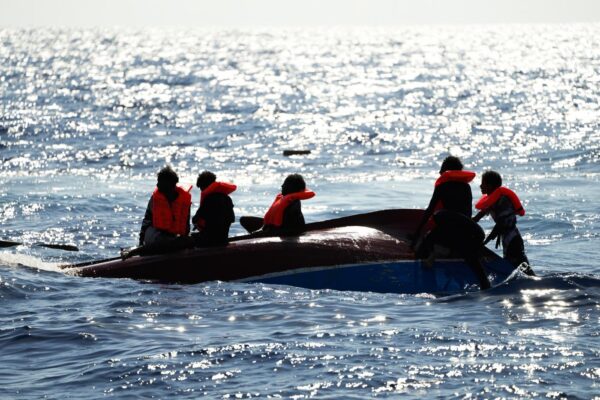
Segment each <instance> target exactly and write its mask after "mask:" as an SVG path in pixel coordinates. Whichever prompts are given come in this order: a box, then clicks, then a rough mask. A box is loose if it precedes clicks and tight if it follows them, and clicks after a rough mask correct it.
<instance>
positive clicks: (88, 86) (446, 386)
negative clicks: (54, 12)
mask: <svg viewBox="0 0 600 400" xmlns="http://www.w3.org/2000/svg"><path fill="white" fill-rule="evenodd" d="M288 149H303V150H304V149H306V150H311V154H310V155H305V156H292V157H284V156H283V154H282V153H283V151H284V150H288ZM449 154H453V155H456V156H459V157H461V158H462V160H463V162H464V163H465V165H466V168H467V169H470V170H474V171H475V172H477V173H478V174H481V173H482V172H483V171H485V170H488V169H494V170H497V171H499V172H500V173H501V174H502V175H503V177H504V182H505V184H506V185H507V186H509V187H511V188H513V189H514V190H515V191H516V192H517V193H518V194H519V196H520V197H521V199H522V200H523V202H524V205H525V208H526V211H527V214H526V215H525V216H524V217H522V218H520V219H519V223H518V224H519V227H520V229H521V232H522V233H523V236H524V239H525V246H526V251H527V254H528V256H529V259H530V261H531V264H532V266H533V268H534V270H535V271H536V272H537V274H538V277H526V276H520V275H517V276H514V277H512V278H511V279H510V280H509V281H507V282H505V283H504V284H502V285H501V286H499V287H497V288H494V289H492V290H489V291H486V292H481V293H470V294H459V295H454V296H451V297H439V296H434V295H432V294H427V293H424V294H420V295H397V294H374V293H357V292H337V291H329V290H323V291H312V290H307V289H302V288H295V287H286V286H269V285H261V284H242V283H225V282H210V283H205V284H198V285H164V284H153V283H147V282H137V281H132V280H127V279H88V278H79V277H73V276H69V275H66V274H64V273H63V272H62V270H61V269H60V268H58V265H60V264H65V263H74V262H81V261H87V260H93V259H99V258H106V257H112V256H115V255H117V253H118V251H119V249H120V248H122V247H130V246H134V245H136V243H137V236H138V232H139V227H140V223H141V219H142V217H143V213H144V210H145V207H146V205H147V202H148V199H149V197H150V194H151V193H152V190H153V188H154V185H155V182H156V173H157V171H158V170H159V169H160V168H161V167H163V166H164V165H166V164H169V165H171V166H173V168H174V169H175V170H176V171H177V172H178V173H179V175H180V180H181V181H182V182H188V183H194V182H195V178H196V176H197V174H198V173H199V172H200V171H202V170H204V169H209V170H212V171H214V172H215V173H216V174H217V176H218V178H219V179H221V180H226V181H230V182H234V183H235V184H237V185H238V187H239V189H238V190H237V191H236V192H235V193H234V194H233V200H234V203H235V206H236V207H235V212H236V215H237V216H238V217H239V216H243V215H259V216H260V215H262V214H263V213H264V212H265V210H266V208H267V207H268V206H269V205H270V203H271V201H272V199H273V197H274V195H275V194H276V193H277V191H278V190H279V187H280V185H281V183H282V181H283V179H284V177H285V176H286V175H287V174H289V173H296V172H297V173H301V174H303V175H304V177H305V179H306V181H307V183H308V185H309V187H310V188H311V189H313V190H314V191H315V192H317V196H316V197H315V198H314V199H312V200H309V201H305V202H304V204H303V210H304V213H305V217H306V219H307V221H309V222H314V221H319V220H323V219H329V218H334V217H339V216H345V215H352V214H355V213H360V212H367V211H374V210H379V209H386V208H424V207H425V206H426V205H427V202H428V200H429V196H430V195H431V193H432V190H433V182H434V180H435V178H436V176H437V171H438V170H439V165H440V162H441V160H442V159H443V158H444V157H445V156H447V155H449ZM0 159H1V166H0V239H3V240H14V241H19V242H23V243H25V245H23V246H18V247H11V248H5V249H0V398H2V399H12V398H15V399H33V398H49V399H65V398H74V399H75V398H77V399H81V398H102V397H116V398H166V397H169V396H176V397H177V398H198V397H201V396H207V397H208V398H219V399H234V398H292V399H302V398H329V399H338V398H355V399H363V398H368V397H378V398H398V397H403V398H415V399H416V398H419V399H420V398H463V399H471V398H515V399H516V398H519V399H520V398H546V399H590V398H596V399H598V398H600V338H599V335H600V333H599V329H598V328H599V323H600V261H599V260H600V240H599V239H600V207H599V198H600V184H599V183H600V25H585V24H583V25H548V26H545V25H530V26H528V25H511V26H481V27H476V26H473V27H413V28H404V29H374V28H373V29H367V28H365V29H345V30H337V29H322V30H319V29H311V30H291V29H290V30H286V29H272V30H268V29H265V30H244V31H242V30H240V31H236V30H176V29H173V30H168V29H163V30H158V29H157V30H153V29H146V30H125V29H102V30H100V29H98V30H92V29H90V30H61V29H33V30H16V29H2V30H0ZM478 186H479V177H478V178H476V180H475V181H474V182H473V185H472V187H473V192H474V196H475V197H478V196H479V188H478ZM193 197H194V202H195V205H197V202H198V198H199V193H198V191H197V189H194V192H193ZM482 225H483V227H484V228H485V229H486V230H488V231H489V229H490V228H491V222H490V221H489V219H486V220H484V221H483V224H482ZM231 233H232V235H240V234H243V233H244V232H243V229H242V228H241V227H240V226H239V224H238V223H236V224H234V225H233V226H232V232H231ZM39 242H44V243H69V244H75V245H77V246H78V247H79V248H80V251H79V252H78V253H72V252H66V251H60V250H52V249H47V248H43V247H39V246H36V245H35V244H36V243H39ZM490 247H491V245H490ZM211 267H215V266H211V265H206V266H203V268H211ZM240 268H244V265H240Z"/></svg>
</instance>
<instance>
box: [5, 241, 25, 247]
mask: <svg viewBox="0 0 600 400" xmlns="http://www.w3.org/2000/svg"><path fill="white" fill-rule="evenodd" d="M21 244H23V243H21V242H13V241H10V240H0V247H13V246H18V245H21Z"/></svg>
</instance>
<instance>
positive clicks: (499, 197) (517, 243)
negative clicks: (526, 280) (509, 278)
mask: <svg viewBox="0 0 600 400" xmlns="http://www.w3.org/2000/svg"><path fill="white" fill-rule="evenodd" d="M479 187H480V188H481V193H482V195H483V196H482V197H481V198H480V199H479V201H478V202H477V204H475V208H477V209H478V210H481V211H479V212H478V213H477V215H476V216H475V217H473V221H475V222H478V221H479V220H480V219H481V218H483V217H484V216H486V215H488V214H489V215H490V216H491V217H492V219H493V220H494V222H495V225H494V228H493V229H492V231H491V232H490V234H489V235H488V237H487V238H486V239H485V241H484V242H483V243H484V244H487V243H488V242H489V241H491V240H494V239H496V248H498V247H499V246H500V243H502V253H503V256H504V259H505V260H507V261H508V262H510V263H511V264H512V265H513V266H514V267H518V266H520V265H521V264H523V263H524V264H525V266H524V269H523V271H524V272H525V273H527V274H529V275H533V271H532V270H531V268H530V267H529V260H528V259H527V256H526V255H525V245H524V243H523V238H522V237H521V232H519V229H518V228H517V215H519V216H523V215H525V209H524V208H523V205H522V204H521V200H519V197H518V196H517V194H516V193H515V192H513V191H512V190H510V189H509V188H507V187H504V186H502V177H501V176H500V174H499V173H498V172H496V171H486V172H484V173H483V175H482V176H481V185H480V186H479Z"/></svg>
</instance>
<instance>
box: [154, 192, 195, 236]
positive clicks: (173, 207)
mask: <svg viewBox="0 0 600 400" xmlns="http://www.w3.org/2000/svg"><path fill="white" fill-rule="evenodd" d="M175 189H176V190H177V194H178V196H177V198H176V199H175V200H173V201H172V202H171V203H169V200H167V198H166V196H165V195H164V194H162V193H161V192H160V191H159V190H158V188H156V189H154V193H153V194H152V226H154V227H155V228H156V229H160V230H162V231H166V232H169V233H172V234H174V235H186V234H187V233H188V232H187V228H188V222H189V221H188V220H189V218H190V206H191V205H192V195H191V194H190V193H189V192H190V190H192V186H191V185H190V187H189V189H188V190H185V189H184V188H182V187H181V186H179V185H178V186H176V188H175Z"/></svg>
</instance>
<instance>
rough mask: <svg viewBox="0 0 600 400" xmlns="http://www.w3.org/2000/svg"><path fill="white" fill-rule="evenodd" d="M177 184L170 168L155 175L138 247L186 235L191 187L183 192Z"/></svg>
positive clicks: (176, 178) (188, 229) (177, 179)
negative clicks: (154, 186) (154, 183)
mask: <svg viewBox="0 0 600 400" xmlns="http://www.w3.org/2000/svg"><path fill="white" fill-rule="evenodd" d="M178 182H179V177H178V176H177V174H176V173H175V171H173V170H172V169H171V168H170V167H165V168H163V169H161V170H160V172H159V173H158V177H157V184H156V189H155V190H154V192H153V193H152V197H151V198H150V200H149V202H148V206H147V208H146V213H145V215H144V219H143V221H142V227H141V229H140V239H139V245H140V246H141V245H149V244H153V243H157V242H162V241H168V240H170V239H173V238H175V237H177V236H187V235H188V234H189V231H190V225H189V219H190V205H191V202H192V200H191V199H192V197H191V195H190V194H189V190H191V186H190V188H189V190H186V189H184V188H183V187H181V186H178V185H177V183H178Z"/></svg>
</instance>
